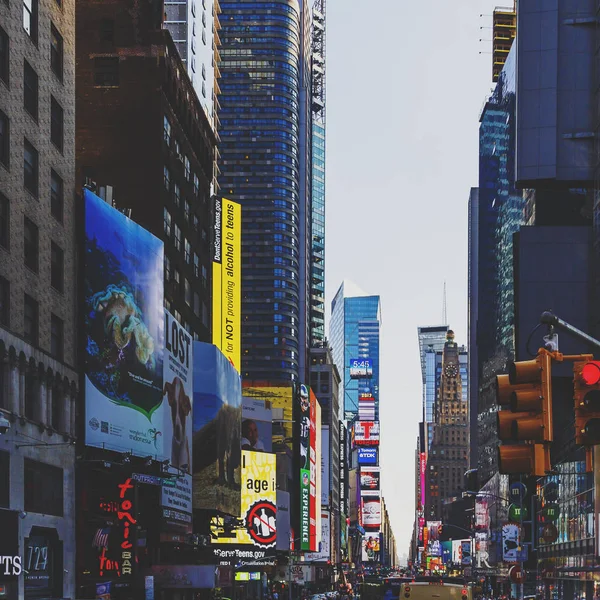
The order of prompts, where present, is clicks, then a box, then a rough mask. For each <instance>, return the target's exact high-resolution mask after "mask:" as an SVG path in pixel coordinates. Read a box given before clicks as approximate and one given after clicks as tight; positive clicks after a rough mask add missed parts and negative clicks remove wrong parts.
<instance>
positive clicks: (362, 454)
mask: <svg viewBox="0 0 600 600" xmlns="http://www.w3.org/2000/svg"><path fill="white" fill-rule="evenodd" d="M377 453H378V450H377V448H359V449H358V466H359V467H362V466H363V465H367V466H369V465H372V466H376V465H377Z"/></svg>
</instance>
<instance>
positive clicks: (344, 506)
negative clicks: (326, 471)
mask: <svg viewBox="0 0 600 600" xmlns="http://www.w3.org/2000/svg"><path fill="white" fill-rule="evenodd" d="M339 434H340V435H339V443H340V486H339V488H340V489H339V493H340V508H341V510H342V513H343V514H345V515H347V514H348V497H347V495H346V486H347V479H346V472H347V469H348V465H347V461H346V428H345V427H344V424H343V423H342V422H341V421H340V431H339Z"/></svg>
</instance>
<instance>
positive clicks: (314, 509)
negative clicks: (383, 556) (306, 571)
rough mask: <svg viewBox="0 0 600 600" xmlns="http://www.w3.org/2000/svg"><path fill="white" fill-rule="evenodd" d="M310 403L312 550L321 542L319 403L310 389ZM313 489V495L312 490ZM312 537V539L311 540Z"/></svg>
mask: <svg viewBox="0 0 600 600" xmlns="http://www.w3.org/2000/svg"><path fill="white" fill-rule="evenodd" d="M310 403H311V408H312V406H313V405H314V407H315V410H314V415H315V418H314V440H313V439H312V437H311V444H312V442H313V441H314V460H313V449H312V446H311V464H310V478H311V482H310V483H311V498H310V500H311V506H310V518H311V526H312V524H313V521H314V531H312V530H311V547H312V550H313V552H317V551H318V550H319V544H320V542H321V467H322V465H321V454H322V453H321V440H322V437H321V435H322V432H321V405H320V404H319V401H318V400H317V397H316V396H315V394H314V393H313V391H312V389H311V390H310ZM312 430H313V419H312V415H311V436H312ZM313 490H314V496H313V495H312V492H313ZM313 533H314V538H313V537H312V535H313ZM313 539H314V541H313Z"/></svg>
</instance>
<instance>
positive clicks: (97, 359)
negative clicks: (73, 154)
mask: <svg viewBox="0 0 600 600" xmlns="http://www.w3.org/2000/svg"><path fill="white" fill-rule="evenodd" d="M84 203H85V263H84V282H83V283H84V295H85V300H84V302H85V304H84V307H83V310H84V320H85V335H86V344H85V408H86V423H85V443H86V444H87V445H88V446H98V447H105V448H110V449H112V450H117V451H125V452H132V453H134V454H136V455H140V456H153V457H155V458H158V459H160V460H166V459H169V460H170V458H171V448H170V447H169V446H168V445H165V439H164V435H163V434H164V428H165V422H164V418H165V415H164V411H163V410H159V409H160V408H161V405H162V403H163V350H164V346H163V339H164V335H163V327H164V309H163V277H164V259H163V243H162V242H161V241H160V240H159V239H158V238H156V237H154V236H153V235H152V234H151V233H150V232H148V231H146V230H145V229H144V228H143V227H140V226H139V225H138V224H137V223H134V222H133V221H132V220H131V219H128V218H127V217H126V216H125V215H123V214H122V213H120V212H119V211H118V210H116V209H114V208H112V207H111V206H110V205H108V204H107V203H106V202H104V201H102V200H101V199H100V198H99V197H98V196H96V195H95V194H93V193H92V192H90V191H89V190H87V189H86V190H84Z"/></svg>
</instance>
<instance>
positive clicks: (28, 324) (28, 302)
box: [23, 294, 39, 345]
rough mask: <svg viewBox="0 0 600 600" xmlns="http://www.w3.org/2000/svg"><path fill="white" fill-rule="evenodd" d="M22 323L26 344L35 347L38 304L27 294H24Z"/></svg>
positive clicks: (37, 326)
mask: <svg viewBox="0 0 600 600" xmlns="http://www.w3.org/2000/svg"><path fill="white" fill-rule="evenodd" d="M23 323H24V326H23V337H24V338H25V340H26V341H27V342H29V343H31V344H34V345H37V343H38V330H39V309H38V303H37V301H36V300H34V299H33V298H32V297H31V296H28V295H27V294H25V304H24V313H23Z"/></svg>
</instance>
